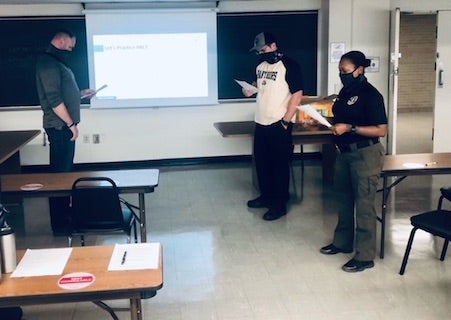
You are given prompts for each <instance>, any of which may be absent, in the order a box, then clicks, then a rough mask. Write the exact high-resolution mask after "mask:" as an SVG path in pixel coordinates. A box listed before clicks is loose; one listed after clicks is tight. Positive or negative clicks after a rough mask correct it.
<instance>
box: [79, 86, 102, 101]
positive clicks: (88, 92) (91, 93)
mask: <svg viewBox="0 0 451 320" xmlns="http://www.w3.org/2000/svg"><path fill="white" fill-rule="evenodd" d="M106 87H108V85H107V84H104V85H103V86H101V87H100V88H99V89H97V90H92V89H86V92H85V91H84V92H83V95H82V96H81V99H85V98H91V97H93V96H95V95H96V94H97V92H99V91H100V90H103V89H105V88H106Z"/></svg>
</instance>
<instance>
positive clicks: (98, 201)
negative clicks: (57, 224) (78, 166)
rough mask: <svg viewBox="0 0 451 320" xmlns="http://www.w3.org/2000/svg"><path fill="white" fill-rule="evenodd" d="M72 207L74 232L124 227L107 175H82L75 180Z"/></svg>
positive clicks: (113, 187)
mask: <svg viewBox="0 0 451 320" xmlns="http://www.w3.org/2000/svg"><path fill="white" fill-rule="evenodd" d="M71 207H72V228H73V231H74V232H83V231H85V230H107V229H123V228H124V220H123V215H122V209H121V203H120V200H119V192H118V189H117V186H116V184H115V183H114V181H113V180H112V179H110V178H107V177H82V178H78V179H77V180H75V182H74V183H73V185H72V193H71Z"/></svg>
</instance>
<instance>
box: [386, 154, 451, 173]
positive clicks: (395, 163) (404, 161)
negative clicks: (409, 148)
mask: <svg viewBox="0 0 451 320" xmlns="http://www.w3.org/2000/svg"><path fill="white" fill-rule="evenodd" d="M443 171H451V153H415V154H397V155H387V156H385V159H384V167H383V169H382V173H381V175H382V176H383V177H384V176H385V177H386V176H397V175H430V174H435V173H443Z"/></svg>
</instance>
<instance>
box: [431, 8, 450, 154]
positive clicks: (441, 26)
mask: <svg viewBox="0 0 451 320" xmlns="http://www.w3.org/2000/svg"><path fill="white" fill-rule="evenodd" d="M450 30H451V11H439V12H438V13H437V62H436V90H435V108H434V133H433V140H434V141H433V152H434V153H436V152H451V143H450V141H449V136H450V123H451V73H450V70H451V32H450Z"/></svg>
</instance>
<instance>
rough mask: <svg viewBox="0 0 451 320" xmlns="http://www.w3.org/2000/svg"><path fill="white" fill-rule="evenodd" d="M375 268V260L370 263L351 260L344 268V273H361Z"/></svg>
mask: <svg viewBox="0 0 451 320" xmlns="http://www.w3.org/2000/svg"><path fill="white" fill-rule="evenodd" d="M372 267H374V262H373V260H370V261H359V260H356V259H354V258H353V259H351V260H349V261H348V262H347V263H346V264H345V265H344V266H343V267H342V269H343V271H346V272H359V271H363V270H365V269H369V268H372Z"/></svg>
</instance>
